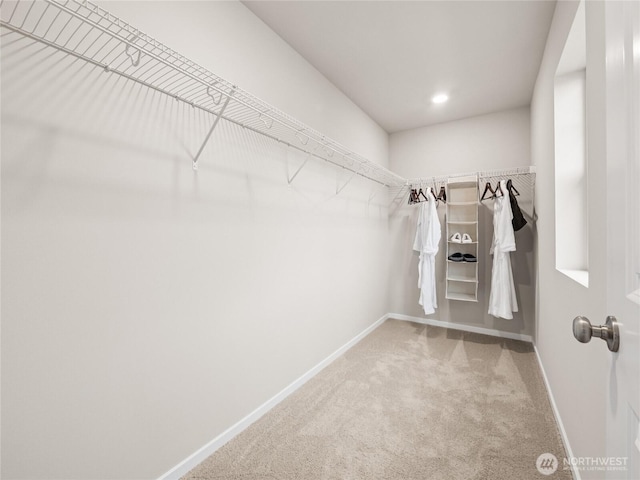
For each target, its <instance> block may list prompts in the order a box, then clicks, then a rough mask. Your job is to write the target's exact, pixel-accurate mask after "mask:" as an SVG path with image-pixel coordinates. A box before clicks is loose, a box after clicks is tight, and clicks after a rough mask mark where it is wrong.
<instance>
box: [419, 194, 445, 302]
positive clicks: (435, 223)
mask: <svg viewBox="0 0 640 480" xmlns="http://www.w3.org/2000/svg"><path fill="white" fill-rule="evenodd" d="M426 196H427V198H429V201H428V202H422V203H421V204H420V212H419V214H418V224H417V228H416V237H415V239H414V241H413V249H414V250H415V251H417V252H420V260H419V261H418V288H419V289H420V299H419V300H418V303H419V304H420V305H422V308H424V313H425V314H426V315H429V314H431V313H434V312H435V309H436V308H438V300H437V297H436V260H435V259H436V254H437V253H438V244H439V243H440V234H441V231H440V219H439V218H438V211H437V210H436V200H435V198H433V195H432V194H431V188H427V192H426Z"/></svg>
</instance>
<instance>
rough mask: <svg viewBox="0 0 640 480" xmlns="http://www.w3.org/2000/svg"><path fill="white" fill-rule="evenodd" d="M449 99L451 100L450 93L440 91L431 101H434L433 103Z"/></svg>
mask: <svg viewBox="0 0 640 480" xmlns="http://www.w3.org/2000/svg"><path fill="white" fill-rule="evenodd" d="M447 100H449V95H447V94H446V93H439V94H437V95H434V96H433V97H432V98H431V101H432V102H433V103H444V102H446V101H447Z"/></svg>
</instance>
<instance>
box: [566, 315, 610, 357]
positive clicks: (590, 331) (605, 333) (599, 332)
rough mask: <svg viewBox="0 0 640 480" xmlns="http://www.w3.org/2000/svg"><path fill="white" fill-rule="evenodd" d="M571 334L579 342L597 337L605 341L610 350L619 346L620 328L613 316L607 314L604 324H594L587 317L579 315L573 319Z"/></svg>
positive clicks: (586, 341)
mask: <svg viewBox="0 0 640 480" xmlns="http://www.w3.org/2000/svg"><path fill="white" fill-rule="evenodd" d="M573 336H574V337H576V340H578V341H579V342H581V343H589V342H590V341H591V337H599V338H601V339H602V340H604V341H605V342H607V347H609V350H611V351H612V352H617V351H618V349H619V348H620V329H619V327H618V321H617V320H616V317H614V316H611V315H610V316H608V317H607V321H606V322H605V324H604V325H600V326H594V325H591V322H590V321H589V319H588V318H587V317H583V316H579V317H576V318H574V319H573Z"/></svg>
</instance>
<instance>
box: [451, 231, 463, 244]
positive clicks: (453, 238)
mask: <svg viewBox="0 0 640 480" xmlns="http://www.w3.org/2000/svg"><path fill="white" fill-rule="evenodd" d="M451 241H452V242H453V243H462V236H461V235H460V234H459V233H458V232H456V233H454V234H453V235H451Z"/></svg>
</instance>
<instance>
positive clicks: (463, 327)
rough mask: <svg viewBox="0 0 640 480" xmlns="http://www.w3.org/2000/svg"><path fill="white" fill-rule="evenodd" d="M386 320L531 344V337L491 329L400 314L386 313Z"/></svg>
mask: <svg viewBox="0 0 640 480" xmlns="http://www.w3.org/2000/svg"><path fill="white" fill-rule="evenodd" d="M387 318H395V319H396V320H405V321H407V322H416V323H422V324H425V325H433V326H434V327H443V328H451V329H453V330H463V331H465V332H473V333H481V334H483V335H491V336H492V337H500V338H510V339H512V340H522V341H523V342H529V343H533V338H532V337H531V335H524V334H522V333H511V332H503V331H502V330H495V329H493V328H484V327H474V326H472V325H462V324H459V323H451V322H445V321H442V320H435V319H432V318H421V317H412V316H410V315H403V314H401V313H388V314H387Z"/></svg>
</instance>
